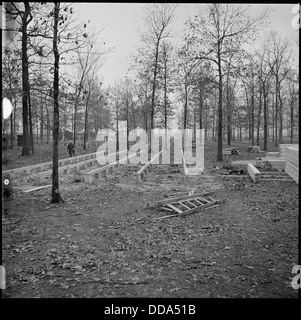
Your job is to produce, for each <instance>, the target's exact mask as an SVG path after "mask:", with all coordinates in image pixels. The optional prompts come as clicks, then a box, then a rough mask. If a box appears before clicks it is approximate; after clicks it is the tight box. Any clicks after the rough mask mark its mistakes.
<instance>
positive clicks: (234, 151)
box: [223, 147, 239, 155]
mask: <svg viewBox="0 0 301 320" xmlns="http://www.w3.org/2000/svg"><path fill="white" fill-rule="evenodd" d="M232 154H239V151H238V150H237V149H236V148H235V147H233V148H226V149H224V150H223V155H232Z"/></svg>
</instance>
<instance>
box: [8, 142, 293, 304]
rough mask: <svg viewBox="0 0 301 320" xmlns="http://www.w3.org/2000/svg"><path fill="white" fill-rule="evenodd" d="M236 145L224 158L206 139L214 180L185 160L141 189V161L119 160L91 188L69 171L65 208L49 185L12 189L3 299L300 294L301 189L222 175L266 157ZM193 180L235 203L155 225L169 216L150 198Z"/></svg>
mask: <svg viewBox="0 0 301 320" xmlns="http://www.w3.org/2000/svg"><path fill="white" fill-rule="evenodd" d="M234 145H235V146H237V147H238V149H239V150H240V155H235V156H225V160H224V162H223V163H220V162H219V163H218V162H216V160H215V158H216V144H215V143H212V142H211V141H210V143H206V142H205V176H204V175H200V176H198V177H191V178H188V179H186V182H185V183H184V180H183V173H182V168H181V166H168V165H154V166H152V168H151V170H150V172H149V174H148V176H147V177H146V179H145V180H144V181H143V182H142V183H141V184H140V185H138V184H136V183H135V181H134V173H135V172H136V171H138V169H139V167H138V166H126V167H125V166H120V167H119V168H118V169H117V170H116V171H114V173H113V175H108V177H107V178H106V179H105V178H102V179H101V180H99V181H97V182H96V183H93V184H92V185H87V184H85V183H84V182H83V181H81V180H82V176H81V175H79V174H76V175H73V176H64V177H62V178H61V184H60V193H61V196H62V198H63V199H64V201H65V203H62V204H52V203H51V202H50V200H51V192H50V191H51V190H50V188H48V189H47V188H46V189H42V190H39V191H35V192H32V193H23V192H21V191H20V190H17V189H14V185H13V184H12V187H13V191H12V194H11V196H10V197H8V198H5V199H4V200H3V201H4V202H5V205H6V206H7V207H8V209H9V211H8V214H7V215H5V216H4V215H2V257H3V266H4V267H5V269H6V275H7V278H6V290H5V291H4V293H3V297H6V298H32V297H34V298H39V297H40V298H48V297H55V298H61V297H75V298H83V297H87V298H97V297H98V298H104V297H118V298H122V297H150V298H152V297H153V298H159V297H160V298H161V297H162V298H184V297H188V298H297V294H298V292H297V290H294V289H293V288H292V286H291V281H292V278H293V277H294V274H292V268H293V266H294V265H297V264H298V194H299V193H298V192H299V187H298V185H297V184H296V183H295V182H290V181H264V182H261V183H259V184H254V183H253V181H252V180H251V179H250V178H249V177H246V178H237V177H231V178H230V177H221V176H219V175H221V174H223V171H224V170H223V169H214V166H218V167H220V168H221V167H222V166H223V165H225V164H227V163H229V162H230V161H231V160H240V159H251V158H253V159H254V158H256V157H260V156H264V154H250V153H247V152H246V149H247V146H248V143H243V144H240V143H238V144H234ZM269 151H274V150H273V148H272V147H271V148H270V149H269ZM11 152H12V151H11ZM50 160H51V159H49V160H46V159H45V160H44V161H50ZM20 161H21V160H20ZM31 161H32V160H31ZM40 162H41V161H40ZM22 165H23V164H22ZM25 165H26V164H25ZM11 166H13V163H12V164H11ZM18 166H21V165H20V163H19V164H18ZM208 176H209V178H208ZM74 181H80V182H74ZM240 181H241V182H240ZM194 187H198V189H197V191H196V193H201V192H203V191H208V190H213V191H214V195H213V198H215V199H224V198H226V199H227V201H226V203H224V204H222V205H221V206H219V207H217V208H212V209H209V210H206V211H203V212H198V213H193V214H191V215H187V216H186V217H175V218H170V219H162V220H154V218H156V217H160V216H163V215H166V212H163V211H160V210H157V209H154V208H151V207H148V204H151V203H152V202H153V201H157V200H162V199H165V196H166V195H167V194H170V193H176V192H182V191H190V190H192V189H193V188H194Z"/></svg>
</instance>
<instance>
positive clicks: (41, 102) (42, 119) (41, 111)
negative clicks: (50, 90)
mask: <svg viewBox="0 0 301 320" xmlns="http://www.w3.org/2000/svg"><path fill="white" fill-rule="evenodd" d="M43 113H44V110H43V98H42V92H41V101H40V114H41V116H40V117H41V118H40V141H41V144H43V129H44V128H43V127H44V117H43Z"/></svg>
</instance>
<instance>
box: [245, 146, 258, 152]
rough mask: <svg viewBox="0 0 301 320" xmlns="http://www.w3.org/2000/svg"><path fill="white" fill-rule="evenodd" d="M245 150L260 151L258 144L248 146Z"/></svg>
mask: <svg viewBox="0 0 301 320" xmlns="http://www.w3.org/2000/svg"><path fill="white" fill-rule="evenodd" d="M247 152H261V150H260V147H259V146H249V147H248V149H247Z"/></svg>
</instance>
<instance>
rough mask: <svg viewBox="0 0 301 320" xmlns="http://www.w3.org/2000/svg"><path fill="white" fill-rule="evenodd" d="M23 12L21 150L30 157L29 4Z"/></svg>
mask: <svg viewBox="0 0 301 320" xmlns="http://www.w3.org/2000/svg"><path fill="white" fill-rule="evenodd" d="M24 6H25V11H24V13H23V16H22V88H23V95H22V107H23V109H22V118H23V148H22V155H23V156H24V155H25V156H28V155H30V148H29V131H28V94H29V76H28V56H27V41H28V39H27V37H28V35H27V25H28V23H29V22H30V20H31V18H30V19H29V20H27V19H28V17H29V16H30V4H29V3H28V2H24Z"/></svg>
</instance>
